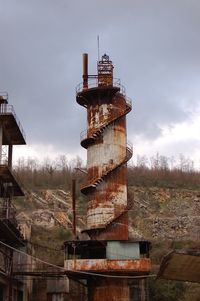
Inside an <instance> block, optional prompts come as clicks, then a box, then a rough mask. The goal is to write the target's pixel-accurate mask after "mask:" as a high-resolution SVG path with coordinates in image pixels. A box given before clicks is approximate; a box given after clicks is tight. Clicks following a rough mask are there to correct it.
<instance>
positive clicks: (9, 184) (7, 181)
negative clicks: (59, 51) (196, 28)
mask: <svg viewBox="0 0 200 301" xmlns="http://www.w3.org/2000/svg"><path fill="white" fill-rule="evenodd" d="M23 144H26V142H25V134H24V131H23V129H22V126H21V124H20V121H19V119H18V118H17V116H16V114H15V111H14V108H13V106H11V105H9V104H8V94H7V93H0V241H1V242H2V243H4V245H3V244H0V294H1V296H0V297H1V298H2V300H8V301H13V300H14V298H15V296H14V287H15V286H16V285H18V286H20V283H17V280H16V279H14V277H13V262H14V252H13V250H12V249H11V248H8V247H7V246H6V245H9V246H12V247H13V248H21V247H23V246H24V245H25V242H24V238H23V236H22V234H21V232H20V229H19V227H18V224H17V220H16V216H15V215H16V209H15V207H14V205H13V202H12V199H13V197H17V196H24V193H23V190H22V187H21V185H20V183H19V180H18V179H17V178H16V175H15V174H14V172H13V169H12V154H13V145H23ZM22 295H23V292H17V300H22V298H23V296H22ZM1 298H0V299H1ZM15 300H16V299H15Z"/></svg>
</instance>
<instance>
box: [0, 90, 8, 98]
mask: <svg viewBox="0 0 200 301" xmlns="http://www.w3.org/2000/svg"><path fill="white" fill-rule="evenodd" d="M0 97H1V98H3V99H5V100H8V93H7V92H6V91H0Z"/></svg>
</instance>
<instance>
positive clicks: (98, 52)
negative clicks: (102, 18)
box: [97, 35, 99, 61]
mask: <svg viewBox="0 0 200 301" xmlns="http://www.w3.org/2000/svg"><path fill="white" fill-rule="evenodd" d="M97 47H98V61H99V35H98V36H97Z"/></svg>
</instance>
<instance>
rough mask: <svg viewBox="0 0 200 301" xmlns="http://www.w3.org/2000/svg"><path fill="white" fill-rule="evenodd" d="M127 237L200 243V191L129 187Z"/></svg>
mask: <svg viewBox="0 0 200 301" xmlns="http://www.w3.org/2000/svg"><path fill="white" fill-rule="evenodd" d="M129 190H130V196H133V194H134V200H135V202H134V208H133V210H131V212H130V227H129V231H130V235H131V236H134V235H135V234H136V235H137V234H138V237H145V238H146V239H149V240H152V239H168V240H174V239H175V240H194V241H196V240H199V239H200V234H199V227H200V191H199V190H187V189H172V188H171V189H170V188H166V189H163V188H156V187H152V188H144V187H130V189H129Z"/></svg>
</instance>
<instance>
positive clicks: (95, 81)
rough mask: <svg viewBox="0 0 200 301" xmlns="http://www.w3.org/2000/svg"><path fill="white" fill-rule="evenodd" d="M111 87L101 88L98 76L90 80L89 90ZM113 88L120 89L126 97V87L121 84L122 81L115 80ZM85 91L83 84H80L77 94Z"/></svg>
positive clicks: (77, 87)
mask: <svg viewBox="0 0 200 301" xmlns="http://www.w3.org/2000/svg"><path fill="white" fill-rule="evenodd" d="M106 86H108V87H110V86H111V85H110V84H108V85H103V86H99V84H98V76H96V77H93V78H88V87H87V89H91V88H98V87H106ZM112 86H113V87H118V88H120V92H121V93H122V94H123V95H124V96H125V95H126V88H125V87H124V85H122V84H121V81H120V79H119V78H113V85H112ZM83 90H84V89H83V82H81V83H79V84H78V85H77V86H76V94H78V93H80V92H82V91H83Z"/></svg>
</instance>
